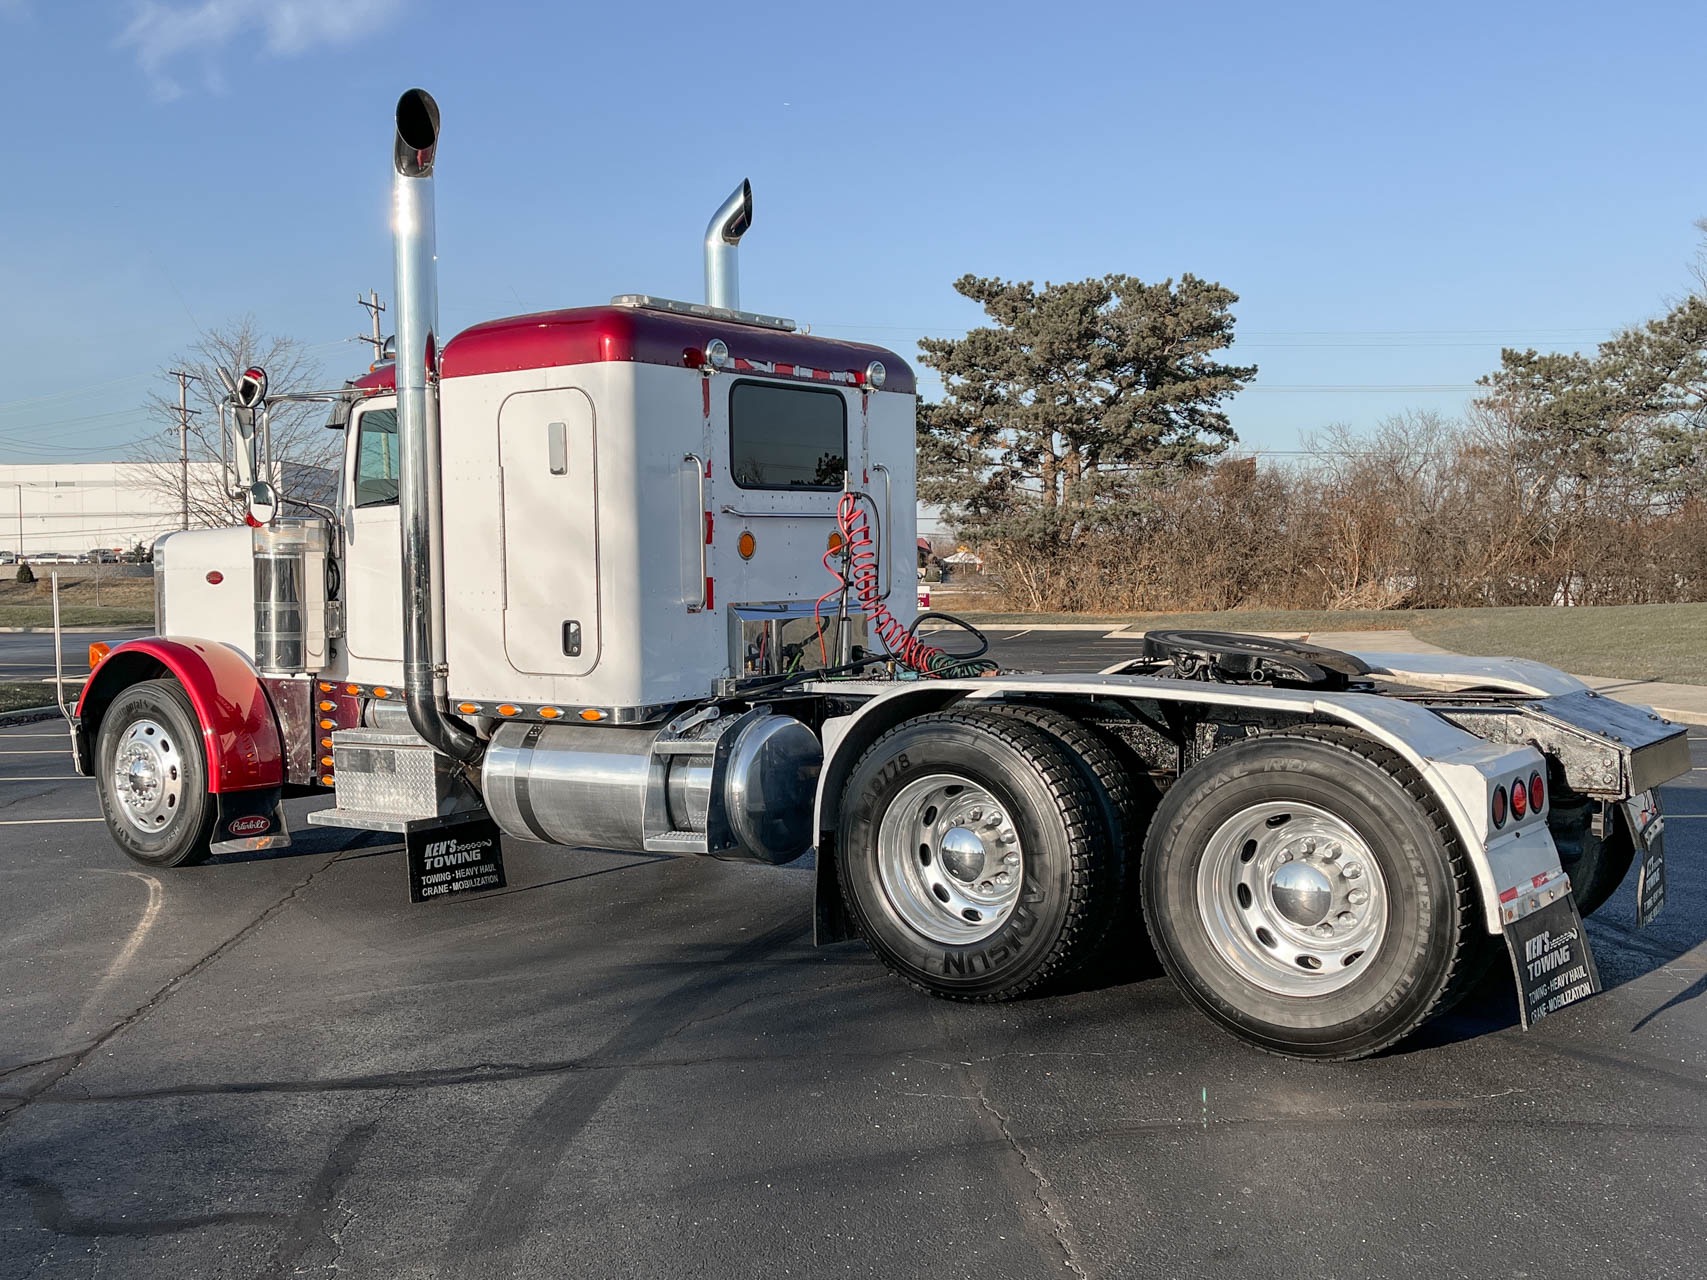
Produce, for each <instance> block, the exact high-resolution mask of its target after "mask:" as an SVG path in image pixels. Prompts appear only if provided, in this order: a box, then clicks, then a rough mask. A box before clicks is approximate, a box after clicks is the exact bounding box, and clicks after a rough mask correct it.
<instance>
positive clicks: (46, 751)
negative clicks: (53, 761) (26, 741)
mask: <svg viewBox="0 0 1707 1280" xmlns="http://www.w3.org/2000/svg"><path fill="white" fill-rule="evenodd" d="M64 754H65V753H64V752H63V751H57V750H55V749H54V748H52V747H40V748H38V749H36V750H34V751H0V756H58V755H64Z"/></svg>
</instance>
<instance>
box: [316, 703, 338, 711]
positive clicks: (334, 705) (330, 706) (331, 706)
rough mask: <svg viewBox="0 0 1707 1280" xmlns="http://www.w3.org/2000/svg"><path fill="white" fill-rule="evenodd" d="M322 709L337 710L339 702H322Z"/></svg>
mask: <svg viewBox="0 0 1707 1280" xmlns="http://www.w3.org/2000/svg"><path fill="white" fill-rule="evenodd" d="M320 709H321V710H322V711H336V710H337V709H338V704H337V703H335V702H322V703H321V704H320Z"/></svg>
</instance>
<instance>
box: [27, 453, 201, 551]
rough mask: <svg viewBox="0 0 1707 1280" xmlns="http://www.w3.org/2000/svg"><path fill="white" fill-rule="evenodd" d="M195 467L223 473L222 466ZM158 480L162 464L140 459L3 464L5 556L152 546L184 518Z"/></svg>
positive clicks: (175, 498) (197, 478)
mask: <svg viewBox="0 0 1707 1280" xmlns="http://www.w3.org/2000/svg"><path fill="white" fill-rule="evenodd" d="M190 468H191V470H192V472H207V473H209V474H210V475H211V476H213V477H217V476H218V474H219V464H218V463H217V462H192V463H191V464H190ZM158 477H159V468H158V466H156V465H149V464H143V463H137V462H49V463H13V462H6V463H0V551H8V552H11V553H13V554H14V555H18V556H22V557H24V558H26V559H28V558H30V557H32V556H43V555H53V554H59V555H82V554H84V553H87V552H90V551H95V550H103V551H121V550H129V549H130V548H131V547H134V546H135V545H136V544H137V543H139V542H140V543H142V545H143V546H145V547H146V546H149V545H150V544H152V543H153V541H154V539H155V538H157V537H159V536H160V535H161V534H163V533H166V532H168V531H170V530H172V529H176V528H178V527H179V525H180V522H181V519H182V516H181V513H180V502H179V497H178V495H177V493H175V492H172V491H170V490H169V489H167V488H165V486H163V485H162V484H161V483H160V480H159V478H158ZM190 483H191V485H192V487H194V486H197V485H198V484H206V483H217V479H214V480H212V481H208V480H204V479H202V478H201V477H200V476H192V478H191V481H190Z"/></svg>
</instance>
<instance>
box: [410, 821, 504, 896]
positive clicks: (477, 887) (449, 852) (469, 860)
mask: <svg viewBox="0 0 1707 1280" xmlns="http://www.w3.org/2000/svg"><path fill="white" fill-rule="evenodd" d="M403 840H404V844H405V846H406V847H407V848H408V851H409V901H410V902H432V901H434V900H435V899H438V898H448V897H453V896H456V895H460V894H465V893H484V892H486V891H487V890H489V889H502V888H503V887H504V883H505V881H504V843H503V836H502V835H501V834H500V833H499V831H498V824H497V823H496V822H493V821H492V819H490V818H488V817H487V816H486V815H485V814H483V813H482V814H480V816H478V817H474V818H466V819H463V820H460V821H456V820H453V821H449V822H445V821H428V822H411V823H409V824H408V826H407V827H406V828H405V830H404V834H403Z"/></svg>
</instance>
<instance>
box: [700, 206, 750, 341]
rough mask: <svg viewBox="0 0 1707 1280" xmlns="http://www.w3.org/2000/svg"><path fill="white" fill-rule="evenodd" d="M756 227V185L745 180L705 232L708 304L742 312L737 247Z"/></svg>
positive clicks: (720, 207)
mask: <svg viewBox="0 0 1707 1280" xmlns="http://www.w3.org/2000/svg"><path fill="white" fill-rule="evenodd" d="M752 225H753V184H752V183H751V182H748V181H747V180H746V179H745V178H743V179H741V185H740V186H738V187H736V188H735V190H734V191H732V192H730V193H729V198H728V199H727V200H725V201H724V202H723V203H722V204H721V205H719V206H718V207H717V212H716V213H714V214H712V215H711V223H710V225H709V226H707V227H706V229H705V301H706V305H708V306H713V307H722V308H723V309H724V310H725V311H739V310H740V309H741V280H740V273H739V272H738V270H737V269H736V263H735V252H736V246H737V245H739V244H740V243H741V237H742V236H744V235H746V234H747V229H748V228H749V227H751V226H752Z"/></svg>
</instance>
